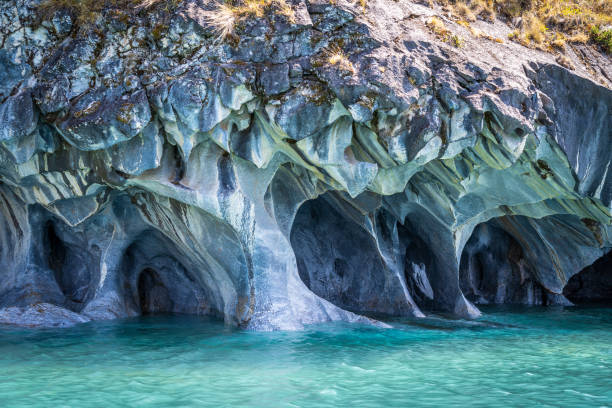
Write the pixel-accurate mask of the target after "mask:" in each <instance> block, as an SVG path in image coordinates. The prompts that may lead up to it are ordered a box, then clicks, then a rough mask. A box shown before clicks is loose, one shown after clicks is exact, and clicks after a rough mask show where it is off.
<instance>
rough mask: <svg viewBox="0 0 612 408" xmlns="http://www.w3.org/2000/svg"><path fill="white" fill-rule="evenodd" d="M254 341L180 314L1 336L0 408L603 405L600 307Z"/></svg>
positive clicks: (608, 336) (608, 317)
mask: <svg viewBox="0 0 612 408" xmlns="http://www.w3.org/2000/svg"><path fill="white" fill-rule="evenodd" d="M485 312H486V314H485V315H484V316H483V317H482V318H481V319H479V320H477V321H471V322H470V321H456V320H455V321H453V320H445V319H442V318H428V319H425V320H417V321H410V320H409V321H406V320H404V321H401V320H399V321H394V322H392V324H393V325H394V328H393V329H377V328H372V327H365V326H356V325H347V324H329V325H320V326H315V327H310V328H309V329H307V330H305V331H302V332H273V333H255V332H244V331H240V330H235V329H229V328H226V327H224V326H223V324H222V323H219V322H214V321H208V320H202V319H199V318H194V317H185V316H152V317H146V318H138V319H128V320H121V321H113V322H96V323H88V324H85V325H81V326H77V327H74V328H70V329H62V330H55V329H54V330H22V329H19V330H17V329H10V328H2V329H0V407H122V406H124V407H128V406H129V407H136V406H146V407H228V406H236V407H251V406H252V407H327V406H339V407H408V406H410V407H420V406H470V407H518V406H521V407H528V406H540V407H547V406H550V407H553V406H554V407H590V406H593V407H604V406H612V309H604V308H564V309H563V308H556V309H543V308H540V309H522V310H516V309H513V310H510V309H505V310H504V309H489V310H487V309H485Z"/></svg>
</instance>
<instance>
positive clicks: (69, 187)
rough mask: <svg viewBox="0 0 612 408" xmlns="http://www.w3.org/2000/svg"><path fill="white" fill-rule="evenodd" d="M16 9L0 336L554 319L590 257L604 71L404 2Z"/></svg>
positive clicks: (603, 127) (609, 199)
mask: <svg viewBox="0 0 612 408" xmlns="http://www.w3.org/2000/svg"><path fill="white" fill-rule="evenodd" d="M37 4H38V3H37V2H36V1H34V0H32V1H26V0H14V1H13V0H11V1H7V0H1V1H0V45H1V48H0V146H1V147H0V309H1V310H0V321H2V322H10V323H15V324H23V325H41V324H42V325H45V324H50V325H68V324H73V323H78V322H82V321H88V320H92V319H93V320H97V319H113V318H120V317H127V316H135V315H139V314H143V313H157V312H176V313H190V314H206V315H215V316H220V317H222V318H224V319H225V321H226V322H227V323H228V324H232V325H238V326H241V327H245V328H249V329H260V330H270V329H299V328H300V327H302V326H303V325H304V324H310V323H316V322H324V321H334V320H343V321H363V322H372V323H374V324H382V323H377V322H376V321H374V320H371V319H369V318H365V317H363V316H366V315H367V316H373V315H391V316H415V317H418V316H423V315H424V314H425V313H430V312H435V313H447V314H450V315H453V316H458V317H467V318H469V317H476V316H478V315H479V313H480V312H479V310H478V308H477V306H476V305H477V304H479V303H521V304H545V305H546V304H569V301H568V299H567V298H566V297H565V296H564V294H563V293H564V288H566V286H567V285H568V282H569V281H570V280H571V278H572V276H574V275H576V274H578V273H579V272H580V271H581V270H583V269H584V268H585V267H587V266H589V265H591V264H593V263H594V262H595V261H597V260H598V259H600V258H602V257H605V256H606V254H608V253H609V251H610V248H611V247H612V228H611V222H612V219H611V216H610V212H611V210H612V169H611V168H610V167H611V166H610V162H611V159H612V134H611V128H612V115H611V110H612V91H611V90H610V82H609V79H610V78H606V76H605V75H606V71H605V67H603V68H602V67H600V68H598V69H595V68H597V67H593V66H590V67H586V66H584V65H578V66H577V68H576V69H575V70H574V71H569V70H567V69H566V68H563V67H561V66H559V65H558V64H556V63H555V62H554V57H553V56H552V55H550V54H547V53H544V52H540V51H534V50H528V49H526V48H523V47H521V46H520V45H517V44H508V43H505V44H500V43H497V42H493V41H489V40H486V39H483V38H481V39H474V38H468V37H466V40H465V43H464V44H463V46H462V47H461V48H456V47H453V46H452V45H450V44H447V43H445V42H444V41H441V40H440V39H439V38H437V37H436V36H435V34H434V33H432V32H431V31H430V30H429V29H428V28H427V25H426V22H427V19H428V18H430V17H431V16H432V15H434V14H436V13H437V12H436V11H435V10H433V9H430V8H427V7H425V6H422V5H419V4H416V3H411V2H394V1H390V0H373V1H368V4H367V8H366V9H365V10H364V9H362V7H361V6H360V5H356V4H351V3H345V2H344V1H336V2H333V4H331V3H330V2H326V1H306V2H305V1H303V0H295V1H293V2H291V3H290V6H291V8H292V10H293V14H292V15H290V16H287V15H284V14H281V13H274V10H273V9H270V10H267V11H266V13H265V14H264V16H263V17H257V18H249V19H242V20H240V21H239V22H238V23H237V24H236V28H235V32H234V33H232V34H231V35H230V36H228V37H226V38H220V37H219V34H218V29H217V27H215V26H214V24H213V23H214V21H213V20H212V19H211V18H210V15H211V13H214V12H216V7H218V5H216V4H215V3H212V2H207V1H199V0H184V1H183V2H181V3H180V4H179V5H178V7H177V8H176V9H171V10H168V9H167V8H166V9H162V8H160V7H157V8H155V7H154V8H153V9H142V10H140V11H138V10H127V11H126V10H120V9H113V8H109V9H108V10H105V11H104V12H103V13H102V14H101V15H100V16H98V17H97V19H95V20H94V21H92V22H91V23H89V24H82V23H81V24H78V22H77V20H76V18H75V16H74V13H71V12H70V11H69V10H65V9H59V10H57V11H56V12H55V13H54V14H53V15H52V16H51V17H47V18H41V17H40V16H39V15H38V14H37V12H36V6H37ZM447 23H448V26H449V29H451V30H454V31H453V32H457V33H459V34H461V33H463V31H461V30H465V29H464V28H463V27H461V26H458V25H454V24H453V23H451V22H447ZM482 24H485V23H482ZM490 26H491V29H495V30H504V27H505V26H504V25H503V24H502V23H501V22H497V23H495V24H491V25H490ZM463 35H465V33H464V34H463ZM600 58H601V59H603V60H604V61H608V62H609V58H608V57H605V56H600ZM587 68H589V69H587ZM607 256H608V258H609V255H607ZM597 265H604V266H603V267H597ZM606 265H608V266H609V262H607V261H605V259H604V261H600V262H599V263H597V264H595V265H594V266H593V267H591V269H589V271H587V272H586V273H587V275H584V276H583V277H581V278H580V279H578V278H576V279H578V281H576V282H578V283H576V282H574V283H572V285H571V287H568V289H566V292H565V293H566V294H568V293H571V295H568V296H570V297H571V298H573V299H586V300H588V299H589V296H590V295H589V293H591V292H590V291H591V290H592V289H593V288H592V287H591V288H589V282H598V279H600V280H599V281H600V282H601V281H605V280H606V279H607V281H608V282H610V278H609V276H610V274H611V273H612V271H610V270H609V267H607V266H606ZM577 276H578V275H577ZM576 279H575V280H576ZM594 285H595V286H597V283H595V284H594ZM595 292H597V293H596V295H597V296H598V297H601V296H602V295H601V293H600V292H602V291H601V290H600V291H595ZM577 293H578V294H577ZM603 296H604V297H605V296H606V295H605V294H604V295H603ZM598 299H599V298H598Z"/></svg>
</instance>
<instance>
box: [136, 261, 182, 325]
mask: <svg viewBox="0 0 612 408" xmlns="http://www.w3.org/2000/svg"><path fill="white" fill-rule="evenodd" d="M138 300H139V305H140V312H141V313H142V314H143V315H148V314H154V313H170V312H172V311H173V307H174V303H173V302H172V299H171V297H170V293H169V291H168V288H166V286H165V285H164V283H163V282H162V280H161V279H160V277H159V274H158V273H157V272H156V271H155V270H153V269H151V268H146V269H144V270H143V271H142V272H141V273H140V275H139V276H138Z"/></svg>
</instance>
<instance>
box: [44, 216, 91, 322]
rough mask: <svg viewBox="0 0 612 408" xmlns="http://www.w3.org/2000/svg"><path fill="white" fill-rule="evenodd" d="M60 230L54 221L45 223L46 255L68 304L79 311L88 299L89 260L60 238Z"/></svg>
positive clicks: (89, 280)
mask: <svg viewBox="0 0 612 408" xmlns="http://www.w3.org/2000/svg"><path fill="white" fill-rule="evenodd" d="M60 232H61V231H60V230H58V228H57V227H56V225H55V224H54V222H53V221H48V222H47V223H46V224H45V226H44V230H43V233H44V242H45V257H46V261H47V265H48V267H49V268H50V269H51V270H52V271H53V275H54V277H55V281H56V282H57V285H58V287H59V288H60V290H61V291H62V294H63V295H64V296H65V299H66V302H67V306H68V307H69V308H70V309H72V310H76V311H78V310H80V309H81V308H82V306H83V304H84V303H85V302H86V301H87V295H88V293H89V286H90V282H91V276H90V271H89V269H88V266H87V262H84V261H83V260H82V258H81V256H82V253H81V252H80V251H77V250H75V248H71V246H70V245H69V244H67V243H66V242H64V241H63V240H62V239H61V238H60Z"/></svg>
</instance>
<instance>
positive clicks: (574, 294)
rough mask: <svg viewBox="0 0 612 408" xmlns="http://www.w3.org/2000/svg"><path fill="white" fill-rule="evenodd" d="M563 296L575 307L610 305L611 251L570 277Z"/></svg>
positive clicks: (611, 300)
mask: <svg viewBox="0 0 612 408" xmlns="http://www.w3.org/2000/svg"><path fill="white" fill-rule="evenodd" d="M563 295H564V296H565V297H566V298H568V299H569V300H570V301H571V302H572V303H574V304H577V305H584V304H612V250H611V251H609V252H608V253H607V254H606V255H604V256H602V257H601V258H599V259H598V260H597V261H595V262H594V263H593V264H592V265H590V266H587V267H586V268H584V269H583V270H582V271H580V272H578V273H577V274H575V275H574V276H572V277H571V278H570V280H569V281H568V282H567V285H565V288H563Z"/></svg>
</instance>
